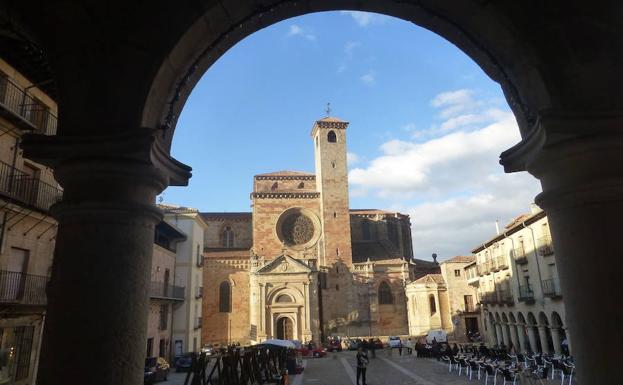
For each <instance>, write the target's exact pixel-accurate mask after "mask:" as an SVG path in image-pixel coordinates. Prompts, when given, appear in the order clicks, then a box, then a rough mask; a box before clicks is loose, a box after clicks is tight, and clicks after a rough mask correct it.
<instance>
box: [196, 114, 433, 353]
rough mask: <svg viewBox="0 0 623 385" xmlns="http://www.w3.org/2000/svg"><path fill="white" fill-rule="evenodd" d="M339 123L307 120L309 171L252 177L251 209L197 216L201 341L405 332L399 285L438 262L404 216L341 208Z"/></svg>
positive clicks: (344, 182) (343, 176) (342, 140)
mask: <svg viewBox="0 0 623 385" xmlns="http://www.w3.org/2000/svg"><path fill="white" fill-rule="evenodd" d="M347 127H348V122H345V121H342V120H340V119H337V118H333V117H326V118H323V119H320V120H318V121H316V122H315V123H314V125H313V127H312V130H311V138H312V145H313V148H314V155H315V173H306V172H296V171H278V172H271V173H266V174H259V175H255V176H254V177H253V191H252V192H251V194H250V199H251V207H252V211H251V212H235V213H232V212H226V213H214V212H210V213H201V216H202V218H203V220H204V221H205V222H206V223H207V225H208V229H207V231H206V234H205V239H204V244H205V248H204V252H203V257H204V263H205V265H204V269H203V271H204V273H203V274H204V276H203V283H204V287H203V309H202V324H203V325H204V327H203V328H202V342H203V343H204V344H212V343H231V342H240V343H242V344H247V343H257V342H260V341H263V340H265V339H268V338H281V339H298V340H301V341H309V340H314V341H324V340H325V339H326V338H327V337H330V336H336V335H339V336H345V335H347V336H387V335H405V334H409V330H408V329H409V326H408V325H409V322H408V316H407V312H408V309H407V301H406V296H405V292H406V287H407V285H408V284H409V283H410V282H414V281H415V280H417V279H418V278H421V277H424V276H425V275H427V274H434V273H438V272H439V265H438V264H437V263H436V262H429V261H423V260H417V259H414V258H413V247H412V241H411V223H410V218H409V216H408V215H405V214H401V213H397V212H388V211H383V210H376V209H351V208H350V207H349V199H348V168H347V163H346V153H347V150H346V130H347Z"/></svg>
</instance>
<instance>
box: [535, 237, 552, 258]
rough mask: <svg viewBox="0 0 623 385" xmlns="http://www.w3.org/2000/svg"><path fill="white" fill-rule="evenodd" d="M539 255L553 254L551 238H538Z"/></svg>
mask: <svg viewBox="0 0 623 385" xmlns="http://www.w3.org/2000/svg"><path fill="white" fill-rule="evenodd" d="M538 243H539V255H552V254H554V247H553V246H552V238H551V237H550V236H549V235H544V236H542V237H540V238H539V242H538Z"/></svg>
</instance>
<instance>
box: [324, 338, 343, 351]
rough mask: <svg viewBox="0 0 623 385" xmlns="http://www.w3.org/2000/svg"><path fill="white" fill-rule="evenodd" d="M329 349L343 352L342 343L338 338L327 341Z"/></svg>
mask: <svg viewBox="0 0 623 385" xmlns="http://www.w3.org/2000/svg"><path fill="white" fill-rule="evenodd" d="M327 351H329V352H341V351H342V343H341V342H340V340H338V339H333V340H329V342H327Z"/></svg>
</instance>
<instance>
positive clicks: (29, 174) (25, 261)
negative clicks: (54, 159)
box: [0, 59, 62, 384]
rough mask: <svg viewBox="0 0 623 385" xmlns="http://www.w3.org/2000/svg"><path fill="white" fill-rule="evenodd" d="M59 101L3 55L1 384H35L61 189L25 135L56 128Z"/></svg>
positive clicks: (0, 62)
mask: <svg viewBox="0 0 623 385" xmlns="http://www.w3.org/2000/svg"><path fill="white" fill-rule="evenodd" d="M56 116H57V106H56V103H55V102H54V100H53V99H52V98H51V97H50V96H49V95H47V94H46V93H45V92H44V91H43V90H42V89H40V88H39V87H38V86H37V85H35V84H33V83H32V82H31V81H29V80H28V79H27V78H26V77H25V76H23V75H22V74H20V73H19V72H17V71H16V70H15V69H14V68H12V67H11V66H10V65H9V64H8V63H6V62H5V61H3V60H1V59H0V226H1V227H0V383H2V384H5V383H7V384H33V383H34V382H35V377H36V367H37V357H38V352H39V345H40V339H41V332H42V329H43V325H44V321H45V306H46V303H47V300H46V292H45V287H46V284H47V282H48V278H49V276H50V272H51V269H52V258H53V254H54V246H55V237H56V227H57V222H56V221H55V220H54V219H53V218H52V217H51V216H50V215H49V209H50V206H52V204H54V203H55V202H57V201H59V200H60V198H61V196H62V190H61V189H60V188H59V186H58V184H57V183H56V181H55V180H54V175H53V172H52V170H51V169H49V168H47V167H45V166H43V165H41V164H38V163H36V162H34V161H32V160H30V159H26V158H24V157H23V156H22V152H21V150H20V141H21V138H22V135H24V134H26V133H35V134H43V135H54V134H55V133H56V122H57V118H56Z"/></svg>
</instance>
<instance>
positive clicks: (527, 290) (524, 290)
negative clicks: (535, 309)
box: [519, 285, 534, 303]
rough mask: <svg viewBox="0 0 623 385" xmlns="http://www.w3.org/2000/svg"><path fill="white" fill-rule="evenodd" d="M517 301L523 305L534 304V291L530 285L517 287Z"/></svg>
mask: <svg viewBox="0 0 623 385" xmlns="http://www.w3.org/2000/svg"><path fill="white" fill-rule="evenodd" d="M519 301H520V302H525V303H534V291H532V288H531V287H530V285H521V286H519Z"/></svg>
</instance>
